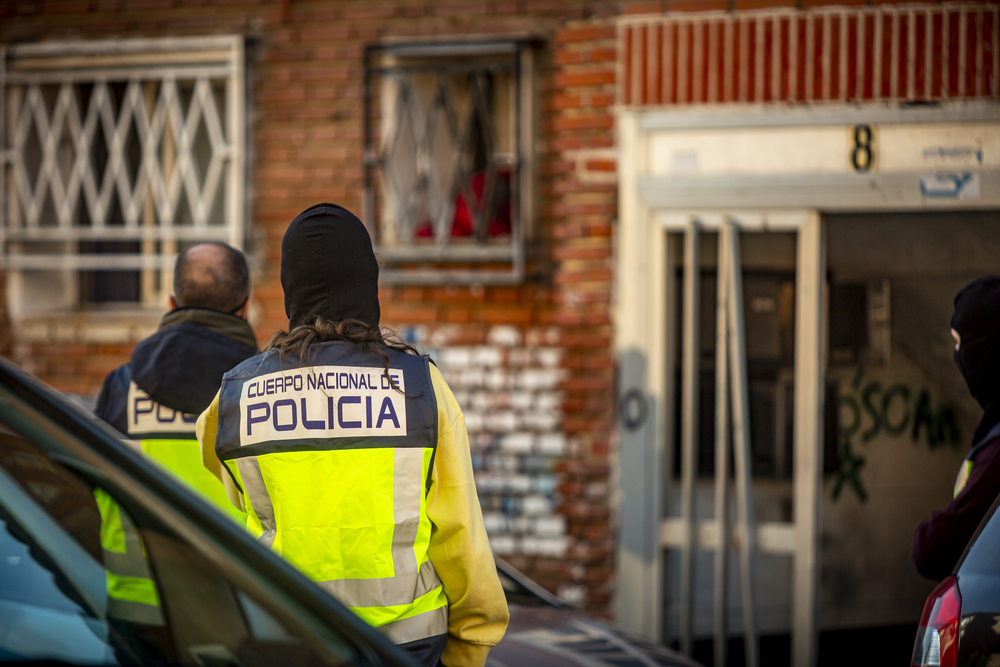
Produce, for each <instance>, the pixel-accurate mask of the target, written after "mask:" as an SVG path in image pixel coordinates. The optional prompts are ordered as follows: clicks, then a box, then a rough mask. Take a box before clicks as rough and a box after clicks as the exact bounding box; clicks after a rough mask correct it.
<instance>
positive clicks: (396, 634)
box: [377, 606, 448, 644]
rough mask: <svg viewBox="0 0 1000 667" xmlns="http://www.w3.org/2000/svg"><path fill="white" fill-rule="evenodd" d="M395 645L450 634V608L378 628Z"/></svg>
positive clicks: (442, 608) (403, 619)
mask: <svg viewBox="0 0 1000 667" xmlns="http://www.w3.org/2000/svg"><path fill="white" fill-rule="evenodd" d="M377 630H378V631H379V632H381V633H382V634H383V635H384V636H385V638H386V639H388V640H389V641H391V642H392V643H393V644H405V643H406V642H415V641H417V640H418V639H426V638H427V637H436V636H438V635H443V634H445V633H447V632H448V607H447V606H444V607H438V608H437V609H432V610H431V611H425V612H424V613H422V614H417V615H416V616H410V617H408V618H401V619H399V620H398V621H393V622H392V623H386V624H385V625H383V626H382V627H380V628H377Z"/></svg>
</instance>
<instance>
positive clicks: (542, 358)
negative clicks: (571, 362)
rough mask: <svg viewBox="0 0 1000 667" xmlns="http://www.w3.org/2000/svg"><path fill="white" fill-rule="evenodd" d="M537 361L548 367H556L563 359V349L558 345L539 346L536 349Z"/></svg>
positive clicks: (540, 364) (535, 356)
mask: <svg viewBox="0 0 1000 667" xmlns="http://www.w3.org/2000/svg"><path fill="white" fill-rule="evenodd" d="M533 356H534V358H535V363H536V364H538V365H539V366H545V367H546V368H555V367H556V366H558V365H559V361H560V360H561V359H562V350H561V349H560V348H558V347H539V348H536V349H535V351H534V355H533Z"/></svg>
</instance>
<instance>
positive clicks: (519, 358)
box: [507, 347, 531, 366]
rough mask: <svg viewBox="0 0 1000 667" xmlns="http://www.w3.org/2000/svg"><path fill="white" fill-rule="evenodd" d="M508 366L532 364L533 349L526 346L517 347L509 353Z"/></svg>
mask: <svg viewBox="0 0 1000 667" xmlns="http://www.w3.org/2000/svg"><path fill="white" fill-rule="evenodd" d="M507 365H508V366H530V365H531V350H529V349H527V348H524V347H515V348H514V349H512V350H511V351H510V352H508V353H507Z"/></svg>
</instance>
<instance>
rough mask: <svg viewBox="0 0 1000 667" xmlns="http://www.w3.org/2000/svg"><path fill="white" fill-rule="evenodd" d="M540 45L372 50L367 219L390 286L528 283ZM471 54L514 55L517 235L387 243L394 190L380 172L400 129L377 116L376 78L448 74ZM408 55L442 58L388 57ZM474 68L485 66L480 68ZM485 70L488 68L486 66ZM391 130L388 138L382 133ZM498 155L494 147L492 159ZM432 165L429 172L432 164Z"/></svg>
mask: <svg viewBox="0 0 1000 667" xmlns="http://www.w3.org/2000/svg"><path fill="white" fill-rule="evenodd" d="M537 44H538V40H536V39H532V38H508V39H503V38H487V39H483V40H481V41H451V42H442V41H434V42H399V43H380V44H369V45H368V46H366V47H365V51H364V89H363V104H364V109H363V114H364V119H363V121H364V127H363V142H364V154H363V169H364V195H363V200H362V219H363V220H364V221H365V224H366V225H367V226H368V231H369V233H370V234H371V236H372V240H373V245H374V246H375V251H376V253H377V254H378V255H379V257H380V259H381V260H382V263H383V268H382V270H381V272H380V279H381V281H382V282H383V283H386V284H393V285H405V284H427V285H440V284H480V285H505V284H519V283H521V282H522V281H523V280H524V275H525V255H526V249H525V246H526V243H527V240H528V239H529V238H530V237H531V232H532V228H533V222H534V217H535V200H536V186H535V180H536V179H535V162H536V161H535V156H534V145H535V138H536V129H535V127H536V120H535V116H536V111H535V109H536V104H537V94H536V92H535V77H534V58H535V47H536V46H537ZM463 57H465V58H470V57H475V58H493V59H494V62H496V63H501V62H503V61H504V59H507V64H506V65H504V67H506V68H508V69H507V71H509V72H510V75H511V77H512V82H511V87H512V95H513V98H514V112H515V116H516V117H515V118H513V119H511V120H512V121H513V123H514V126H515V130H514V133H513V134H514V139H513V149H514V155H513V159H512V160H511V161H510V163H509V165H508V166H510V168H511V169H512V170H514V172H515V174H516V176H515V177H514V178H512V179H511V183H510V189H511V195H510V206H511V207H512V208H513V209H514V212H513V214H512V216H511V218H512V220H511V223H512V225H511V233H510V239H509V241H508V242H507V243H506V244H499V243H495V242H493V243H490V242H483V241H481V240H480V241H476V242H474V243H471V244H470V243H463V244H460V245H459V244H452V243H451V242H450V235H448V236H446V237H445V238H438V239H435V240H433V241H431V242H428V243H426V244H425V243H414V242H413V241H412V240H410V239H407V240H400V241H399V242H397V243H386V242H384V241H383V238H384V236H385V234H383V233H382V232H383V230H382V229H381V226H382V221H381V220H380V219H379V217H378V213H377V211H378V209H379V208H380V207H381V204H380V203H378V202H377V201H376V200H377V197H379V196H380V195H386V193H387V192H388V190H387V189H384V190H380V191H377V190H376V183H375V182H376V175H377V174H378V172H382V174H384V173H385V170H386V162H387V158H386V155H385V149H386V146H383V145H381V144H382V143H383V140H384V139H385V138H391V139H394V138H395V135H396V128H395V127H394V126H393V127H391V129H390V130H388V131H380V127H381V128H382V129H383V130H384V127H385V124H384V123H383V122H380V119H378V118H376V117H375V113H376V110H375V108H374V104H373V99H374V98H375V97H376V96H378V95H379V94H380V88H381V86H380V84H378V83H376V79H377V78H378V77H381V76H383V75H386V74H393V73H395V74H397V75H404V76H405V74H406V73H407V72H417V71H422V72H438V73H441V72H443V71H446V70H448V69H451V68H453V67H455V65H454V62H455V61H456V60H459V59H461V58H463ZM407 58H410V59H430V60H436V61H439V63H435V64H432V65H428V64H411V65H407V64H405V62H404V63H399V62H396V63H387V62H386V61H387V60H388V59H404V60H405V59H407ZM459 66H461V65H459ZM469 69H470V70H472V71H476V70H477V68H475V67H470V68H469ZM480 69H487V67H486V66H485V65H484V66H482V67H481V68H480ZM383 134H384V135H386V136H385V137H380V135H383ZM414 140H415V141H417V143H418V145H419V144H420V140H423V142H424V143H425V144H429V141H428V140H427V139H426V138H425V137H421V138H420V140H418V139H417V138H414ZM495 157H496V154H495V152H494V154H493V155H491V156H490V160H491V161H492V160H494V159H495ZM417 161H418V162H420V157H419V156H418V158H417ZM426 161H427V162H429V160H426ZM424 169H425V170H429V169H430V167H424ZM418 171H419V167H418ZM456 174H457V172H456ZM459 194H460V193H459ZM498 266H499V267H500V268H497V267H498Z"/></svg>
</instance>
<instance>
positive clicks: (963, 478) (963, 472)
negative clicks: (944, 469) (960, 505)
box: [951, 459, 972, 498]
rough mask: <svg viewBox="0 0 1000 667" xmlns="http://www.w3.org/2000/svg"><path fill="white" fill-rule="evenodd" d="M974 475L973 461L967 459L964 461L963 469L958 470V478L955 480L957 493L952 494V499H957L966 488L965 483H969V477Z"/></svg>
mask: <svg viewBox="0 0 1000 667" xmlns="http://www.w3.org/2000/svg"><path fill="white" fill-rule="evenodd" d="M971 474H972V461H970V460H969V459H965V460H964V461H962V467H960V468H959V469H958V476H957V477H956V478H955V492H954V493H953V494H952V496H951V497H952V498H957V497H958V494H960V493H961V492H962V489H964V488H965V483H966V482H968V481H969V475H971Z"/></svg>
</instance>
